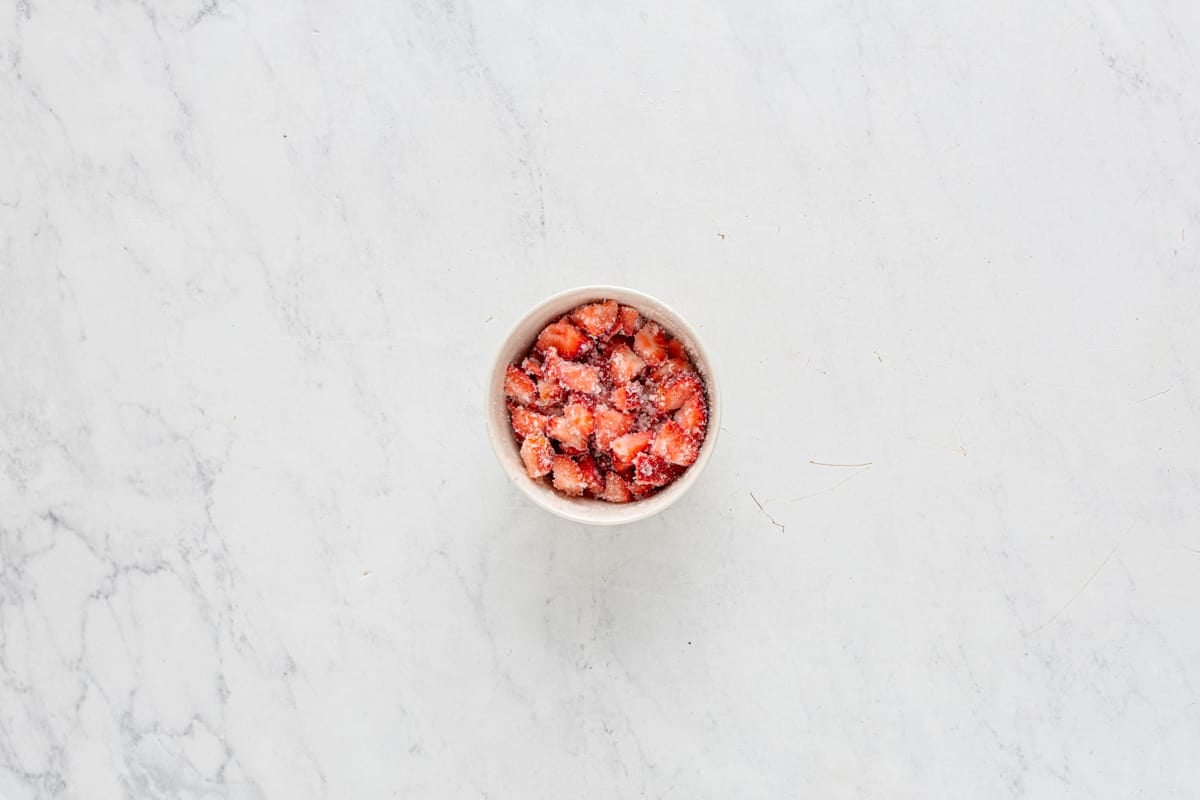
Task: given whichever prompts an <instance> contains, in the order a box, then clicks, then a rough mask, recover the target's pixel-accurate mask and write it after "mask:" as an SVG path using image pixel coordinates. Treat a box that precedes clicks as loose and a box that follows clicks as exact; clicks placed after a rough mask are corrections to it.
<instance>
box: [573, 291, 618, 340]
mask: <svg viewBox="0 0 1200 800" xmlns="http://www.w3.org/2000/svg"><path fill="white" fill-rule="evenodd" d="M571 319H573V320H575V322H576V323H578V325H579V327H581V328H583V329H584V330H585V331H587V332H588V333H589V334H591V335H592V336H595V337H596V338H597V339H598V338H600V337H601V336H604V335H605V334H606V333H608V332H610V331H611V330H612V329H613V326H614V325H616V324H617V301H616V300H605V301H604V302H603V303H592V304H591V305H587V306H582V307H581V308H577V309H575V312H574V313H573V314H571Z"/></svg>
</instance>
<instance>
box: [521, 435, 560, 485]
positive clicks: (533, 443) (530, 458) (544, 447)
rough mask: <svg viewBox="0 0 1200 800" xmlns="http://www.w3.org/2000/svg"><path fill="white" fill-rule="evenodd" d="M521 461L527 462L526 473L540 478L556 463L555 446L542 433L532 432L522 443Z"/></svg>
mask: <svg viewBox="0 0 1200 800" xmlns="http://www.w3.org/2000/svg"><path fill="white" fill-rule="evenodd" d="M521 461H523V462H524V463H525V474H526V475H528V476H529V477H531V478H540V477H542V476H543V475H545V474H546V473H547V472H549V471H550V470H551V468H552V467H553V465H554V447H553V445H551V444H550V440H549V439H547V438H546V437H545V435H543V434H540V433H532V434H530V435H529V436H526V437H525V441H524V442H522V443H521Z"/></svg>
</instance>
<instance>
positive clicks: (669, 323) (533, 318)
mask: <svg viewBox="0 0 1200 800" xmlns="http://www.w3.org/2000/svg"><path fill="white" fill-rule="evenodd" d="M602 299H614V300H616V301H617V302H618V303H621V304H622V305H631V306H634V307H635V308H637V309H638V310H639V311H640V312H641V313H642V314H643V315H644V316H646V317H647V318H648V319H651V320H653V321H655V322H658V323H659V324H660V325H662V326H663V327H664V328H666V329H667V330H668V331H669V332H670V333H671V334H672V335H673V336H675V337H676V338H678V339H680V340H681V341H682V342H683V345H684V347H685V348H686V349H687V351H688V354H689V355H690V356H691V357H692V361H693V363H694V364H695V365H696V368H697V370H698V371H699V372H700V375H701V378H702V379H703V380H704V384H705V389H706V391H707V394H708V404H709V417H708V432H707V435H706V436H705V439H704V443H703V444H702V445H701V446H700V453H699V455H698V456H697V458H696V461H695V462H694V463H693V464H692V465H691V466H690V467H688V469H687V471H686V472H684V473H683V475H681V476H680V477H679V478H678V479H677V480H676V481H675V482H673V483H672V484H670V485H669V486H667V487H666V488H665V489H663V490H662V491H661V492H658V493H657V494H654V495H652V496H651V497H648V498H646V499H644V500H635V501H633V502H630V503H620V504H611V503H605V502H604V501H603V500H595V499H592V498H584V497H579V498H573V497H566V496H564V495H561V494H559V493H557V492H556V491H554V489H553V488H551V487H550V486H549V485H547V484H544V483H540V482H537V481H533V480H530V478H529V476H527V475H526V474H525V468H524V465H523V464H522V462H521V457H520V451H519V448H518V447H517V443H516V440H515V438H514V437H513V435H512V432H511V429H510V424H509V421H508V409H507V406H506V404H505V402H504V389H503V386H504V372H505V369H506V368H507V366H508V364H510V363H512V360H513V358H514V357H515V356H516V355H519V354H520V353H522V352H524V351H525V350H527V349H528V348H529V347H530V346H531V345H532V343H533V339H534V338H535V337H536V336H537V332H538V331H540V330H541V328H542V327H543V326H544V325H545V324H546V323H548V322H549V321H550V320H552V319H554V318H555V317H558V316H561V315H563V314H565V313H567V312H568V311H570V310H571V309H572V308H575V307H576V306H578V305H581V304H584V303H587V302H589V301H591V302H594V301H597V300H602ZM530 329H531V330H532V334H530V333H529V330H530ZM514 346H516V347H514ZM484 391H485V397H484V419H485V423H486V425H487V428H488V439H489V441H490V443H491V446H492V452H493V453H494V454H495V455H496V459H497V461H499V463H500V466H501V468H502V469H503V470H504V472H505V473H506V474H507V476H508V478H509V479H510V480H511V481H512V482H513V483H514V484H516V485H517V488H518V489H520V490H521V492H522V493H523V494H524V495H525V496H526V497H528V498H529V499H530V500H532V501H533V502H534V504H535V505H537V506H538V507H540V508H542V509H543V510H545V511H549V512H550V513H552V514H554V515H556V516H558V517H561V518H563V519H566V520H570V521H572V522H577V523H581V524H584V525H596V526H613V525H626V524H629V523H633V522H638V521H640V520H643V519H647V518H649V517H652V516H654V515H656V514H659V513H661V512H662V511H665V510H666V509H667V508H669V507H670V506H672V505H674V504H675V503H676V502H677V501H678V500H679V499H680V498H681V497H683V495H684V494H686V493H687V491H688V490H689V489H690V488H691V487H692V485H693V484H695V482H696V480H697V479H698V478H699V477H700V473H701V472H703V471H704V468H705V466H707V464H708V462H709V460H710V459H711V457H712V454H713V451H714V450H715V449H716V444H717V438H718V433H719V431H720V427H721V396H720V387H719V384H718V381H717V378H716V370H715V368H714V366H713V361H712V356H711V355H710V354H709V351H708V350H707V349H705V347H704V345H703V344H702V342H701V341H700V337H699V334H697V333H696V330H695V329H694V328H693V327H692V326H691V324H690V323H688V321H687V319H686V318H685V317H684V316H683V315H682V314H680V313H679V312H678V311H676V310H675V309H674V308H672V307H671V306H669V305H667V304H666V303H664V302H663V301H662V300H659V299H658V298H657V297H654V296H653V295H650V294H647V293H646V292H642V291H639V290H637V289H631V288H628V287H625V286H615V285H610V284H586V285H581V286H576V287H573V288H570V289H565V290H563V291H560V292H557V293H555V294H552V295H550V296H549V297H547V298H545V299H543V300H542V301H541V302H539V303H537V304H535V305H534V306H533V307H531V308H530V309H528V310H527V311H526V312H525V313H523V314H521V315H520V316H519V317H518V318H517V319H516V320H515V321H514V322H513V324H512V325H511V326H510V327H509V329H508V332H507V333H506V334H505V336H504V337H503V339H501V340H500V343H499V345H498V347H497V348H496V350H495V353H494V355H493V356H492V360H491V362H490V367H489V370H488V376H487V380H486V381H485V387H484Z"/></svg>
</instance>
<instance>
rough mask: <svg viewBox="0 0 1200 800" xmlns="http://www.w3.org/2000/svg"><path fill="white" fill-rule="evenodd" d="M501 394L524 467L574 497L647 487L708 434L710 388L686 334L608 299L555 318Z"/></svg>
mask: <svg viewBox="0 0 1200 800" xmlns="http://www.w3.org/2000/svg"><path fill="white" fill-rule="evenodd" d="M504 394H505V402H506V403H507V406H508V411H509V418H510V421H511V423H512V428H513V434H514V435H515V437H516V439H517V443H518V444H519V445H520V447H521V460H522V462H523V463H524V465H525V471H526V474H528V475H529V477H530V478H531V479H533V480H537V481H541V482H543V483H547V484H549V485H550V486H553V487H554V489H555V490H556V491H557V492H559V493H560V494H564V495H567V496H569V497H590V498H595V499H597V500H602V501H605V502H609V503H628V502H633V501H637V500H640V499H642V498H645V497H649V496H651V495H653V494H655V493H656V492H659V491H662V489H663V488H665V487H667V486H670V485H671V483H672V482H673V481H675V480H678V478H679V476H680V475H682V474H683V473H684V472H686V471H687V469H688V467H690V466H691V465H692V464H693V463H694V462H695V461H696V459H697V457H698V456H699V454H700V447H701V446H702V445H703V444H704V438H705V436H706V435H707V426H708V394H707V390H706V388H705V385H704V379H703V377H702V376H701V375H700V372H699V370H697V369H696V367H695V365H694V364H693V363H692V360H691V357H690V355H689V354H688V352H687V348H686V347H685V346H684V344H683V342H681V341H680V340H679V339H676V338H675V337H674V336H672V335H671V332H670V331H668V330H667V329H666V328H664V327H663V326H662V325H660V324H659V323H658V322H656V321H654V320H652V319H647V318H646V317H645V316H643V315H642V314H641V312H639V311H638V310H637V309H636V308H633V307H631V306H623V305H620V304H619V303H618V302H617V301H615V300H611V299H601V300H597V301H595V302H592V303H584V304H583V305H581V306H579V307H578V308H575V309H572V310H571V311H570V312H568V313H566V314H563V315H562V316H561V317H559V318H557V319H554V320H551V321H550V322H549V323H548V324H547V325H546V326H545V327H544V328H543V329H542V330H541V332H540V333H539V334H538V336H537V339H536V341H535V342H534V345H533V346H532V347H531V348H530V350H529V352H528V353H523V354H522V355H521V357H520V358H519V359H517V362H516V363H514V364H510V365H509V366H508V368H507V370H506V373H505V380H504Z"/></svg>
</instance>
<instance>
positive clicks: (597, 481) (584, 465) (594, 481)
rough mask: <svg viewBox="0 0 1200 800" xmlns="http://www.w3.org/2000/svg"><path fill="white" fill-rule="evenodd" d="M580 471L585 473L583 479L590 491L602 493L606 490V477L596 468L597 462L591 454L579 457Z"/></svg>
mask: <svg viewBox="0 0 1200 800" xmlns="http://www.w3.org/2000/svg"><path fill="white" fill-rule="evenodd" d="M578 464H579V471H580V472H582V473H583V481H584V483H586V484H587V488H588V491H589V492H591V493H592V494H600V493H601V492H603V491H604V479H603V478H601V477H600V470H598V469H596V462H595V461H593V460H592V457H591V456H580V457H579V461H578Z"/></svg>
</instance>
